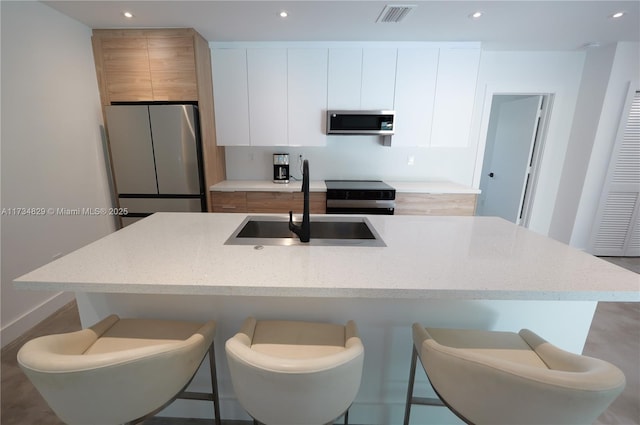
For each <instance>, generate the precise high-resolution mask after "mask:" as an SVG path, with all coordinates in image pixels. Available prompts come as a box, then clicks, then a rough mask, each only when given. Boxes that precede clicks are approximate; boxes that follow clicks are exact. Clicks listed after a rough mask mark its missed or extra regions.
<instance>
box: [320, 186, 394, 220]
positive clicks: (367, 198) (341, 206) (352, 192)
mask: <svg viewBox="0 0 640 425" xmlns="http://www.w3.org/2000/svg"><path fill="white" fill-rule="evenodd" d="M324 182H325V184H326V186H327V214H379V215H393V213H394V211H395V207H396V201H395V199H396V190H395V189H394V188H393V187H391V186H389V185H388V184H386V183H384V182H383V181H380V180H325V181H324Z"/></svg>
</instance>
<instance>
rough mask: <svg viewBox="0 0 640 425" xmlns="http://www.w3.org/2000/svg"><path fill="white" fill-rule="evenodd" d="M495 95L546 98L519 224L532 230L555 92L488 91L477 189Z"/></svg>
mask: <svg viewBox="0 0 640 425" xmlns="http://www.w3.org/2000/svg"><path fill="white" fill-rule="evenodd" d="M494 96H542V99H543V100H542V109H541V112H540V113H539V116H538V118H537V119H538V128H537V131H536V135H535V140H533V143H532V146H531V149H533V152H530V155H529V157H530V164H529V167H530V169H529V173H528V175H529V179H528V181H526V182H525V183H524V187H523V195H522V197H521V201H520V210H521V214H520V218H519V220H518V222H517V224H519V225H521V226H523V227H529V222H530V221H531V211H532V208H533V204H534V201H535V194H536V189H537V185H538V178H539V174H540V164H541V163H542V158H543V157H544V150H545V145H546V139H547V133H548V131H549V122H550V117H551V111H552V109H553V103H554V93H549V92H533V91H493V90H489V89H488V87H487V90H486V91H485V95H484V107H483V109H482V119H481V123H480V136H481V138H480V143H479V145H478V151H477V152H476V169H475V171H474V187H480V181H481V179H482V175H481V174H482V167H483V165H484V159H485V158H484V157H485V151H486V148H487V137H488V133H489V121H490V119H491V109H492V106H493V98H494Z"/></svg>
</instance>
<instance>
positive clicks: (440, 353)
mask: <svg viewBox="0 0 640 425" xmlns="http://www.w3.org/2000/svg"><path fill="white" fill-rule="evenodd" d="M413 340H414V345H415V349H416V351H417V353H418V356H419V358H420V360H421V362H422V365H423V366H424V369H425V371H426V372H427V376H428V377H429V380H430V382H431V384H432V386H433V388H434V389H435V390H436V392H437V393H438V395H439V396H440V398H441V399H442V400H443V401H444V402H445V403H446V404H447V405H448V406H449V407H450V408H451V409H452V410H453V411H454V412H456V413H457V414H458V415H460V416H462V417H463V418H465V419H466V420H468V421H469V422H471V423H478V424H485V423H486V424H488V423H491V424H514V423H519V424H551V423H553V424H586V423H593V421H594V420H595V419H596V418H597V417H598V416H599V415H600V414H601V413H602V412H603V411H604V410H605V409H606V408H607V406H608V405H609V404H610V403H611V402H612V401H613V400H614V399H615V398H616V397H617V396H618V395H619V394H620V392H622V390H623V388H624V386H625V377H624V374H623V373H622V372H621V371H620V370H619V369H618V368H617V367H615V366H614V365H612V364H610V363H608V362H605V361H603V360H599V359H594V358H591V357H587V356H581V355H576V354H573V353H569V352H566V351H564V350H561V349H559V348H557V347H555V346H554V345H552V344H550V343H548V342H547V341H545V340H544V339H542V338H541V337H539V336H538V335H536V334H535V333H533V332H531V331H530V330H527V329H523V330H521V331H520V332H519V333H513V332H495V331H483V330H466V329H465V330H463V329H439V328H424V327H422V326H421V325H420V324H418V323H416V324H414V325H413Z"/></svg>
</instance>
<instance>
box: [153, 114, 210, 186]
mask: <svg viewBox="0 0 640 425" xmlns="http://www.w3.org/2000/svg"><path fill="white" fill-rule="evenodd" d="M196 113H197V111H196V109H195V107H194V106H193V105H152V106H150V107H149V116H150V118H151V131H152V133H153V149H154V153H155V160H156V173H157V176H158V191H159V193H160V194H161V195H162V194H171V195H193V194H200V193H201V192H202V189H201V185H200V180H201V179H200V166H199V162H198V149H199V145H198V144H199V138H198V123H197V121H196V116H195V114H196Z"/></svg>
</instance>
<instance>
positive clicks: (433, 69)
mask: <svg viewBox="0 0 640 425" xmlns="http://www.w3.org/2000/svg"><path fill="white" fill-rule="evenodd" d="M438 52H439V50H438V49H437V48H400V49H398V65H397V71H396V85H395V89H396V92H395V102H394V105H395V106H394V107H395V111H396V119H395V134H394V136H393V137H392V140H391V145H392V146H429V141H430V138H431V122H432V118H433V100H434V97H435V91H436V77H437V72H438Z"/></svg>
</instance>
